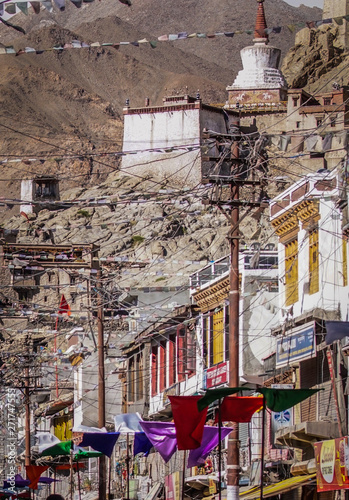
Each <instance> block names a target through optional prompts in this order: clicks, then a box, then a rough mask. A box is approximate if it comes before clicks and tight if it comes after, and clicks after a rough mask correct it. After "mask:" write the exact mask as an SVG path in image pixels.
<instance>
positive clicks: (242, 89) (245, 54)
mask: <svg viewBox="0 0 349 500" xmlns="http://www.w3.org/2000/svg"><path fill="white" fill-rule="evenodd" d="M263 2H264V0H258V12H257V20H256V27H255V31H254V40H253V42H254V44H253V45H251V46H249V47H245V48H243V49H242V51H241V59H242V64H243V69H242V70H241V71H239V73H238V75H237V77H236V79H235V81H234V83H233V85H231V86H228V87H227V91H228V103H227V106H226V108H227V109H236V108H240V107H245V108H250V109H253V108H264V109H265V110H267V111H269V112H270V111H271V110H275V111H276V110H280V108H282V107H283V106H284V101H286V95H287V93H286V89H287V85H286V82H285V79H284V77H283V76H282V73H281V71H280V70H279V63H280V56H281V51H280V49H277V48H276V47H272V46H271V45H269V38H268V35H267V34H266V30H267V23H266V19H265V13H264V6H263Z"/></svg>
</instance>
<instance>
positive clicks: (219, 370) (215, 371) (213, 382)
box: [206, 363, 228, 389]
mask: <svg viewBox="0 0 349 500" xmlns="http://www.w3.org/2000/svg"><path fill="white" fill-rule="evenodd" d="M227 382H228V366H227V363H220V364H219V365H216V366H212V368H207V370H206V389H211V388H212V387H217V386H218V385H222V384H226V383H227Z"/></svg>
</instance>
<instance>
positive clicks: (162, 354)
mask: <svg viewBox="0 0 349 500" xmlns="http://www.w3.org/2000/svg"><path fill="white" fill-rule="evenodd" d="M159 350H160V360H159V361H160V366H159V373H160V386H159V391H160V392H164V390H165V388H166V342H165V341H164V340H163V341H161V342H160V347H159Z"/></svg>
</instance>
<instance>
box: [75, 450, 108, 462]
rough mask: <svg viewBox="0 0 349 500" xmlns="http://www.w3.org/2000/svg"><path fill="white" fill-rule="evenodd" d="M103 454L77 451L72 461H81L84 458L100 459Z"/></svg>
mask: <svg viewBox="0 0 349 500" xmlns="http://www.w3.org/2000/svg"><path fill="white" fill-rule="evenodd" d="M102 455H103V453H101V452H100V451H87V450H79V451H78V452H77V453H76V454H75V455H74V460H76V461H78V460H82V459H84V458H95V457H101V456H102Z"/></svg>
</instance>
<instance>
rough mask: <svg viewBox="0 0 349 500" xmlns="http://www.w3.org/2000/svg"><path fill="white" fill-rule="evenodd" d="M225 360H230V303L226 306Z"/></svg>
mask: <svg viewBox="0 0 349 500" xmlns="http://www.w3.org/2000/svg"><path fill="white" fill-rule="evenodd" d="M224 328H225V361H228V360H229V305H228V306H225V319H224Z"/></svg>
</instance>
